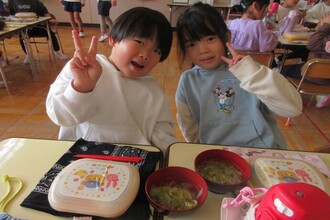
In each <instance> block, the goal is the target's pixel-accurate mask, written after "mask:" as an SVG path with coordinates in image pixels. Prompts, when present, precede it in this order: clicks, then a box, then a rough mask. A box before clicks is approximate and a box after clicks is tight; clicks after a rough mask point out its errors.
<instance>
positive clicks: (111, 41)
mask: <svg viewBox="0 0 330 220" xmlns="http://www.w3.org/2000/svg"><path fill="white" fill-rule="evenodd" d="M115 43H116V41H115V40H114V39H113V38H112V37H111V36H110V37H109V45H110V46H111V47H113V46H115Z"/></svg>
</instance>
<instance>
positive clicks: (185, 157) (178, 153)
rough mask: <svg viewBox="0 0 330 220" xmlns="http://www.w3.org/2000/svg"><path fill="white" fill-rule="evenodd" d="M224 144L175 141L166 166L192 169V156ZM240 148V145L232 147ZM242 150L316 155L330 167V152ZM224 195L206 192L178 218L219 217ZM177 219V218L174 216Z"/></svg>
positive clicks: (197, 219) (219, 147) (228, 195)
mask: <svg viewBox="0 0 330 220" xmlns="http://www.w3.org/2000/svg"><path fill="white" fill-rule="evenodd" d="M223 148H226V146H219V145H202V144H188V143H176V144H173V145H171V146H170V148H169V151H168V155H167V156H166V163H167V166H182V167H186V168H189V169H192V170H194V158H195V157H196V156H197V155H198V154H199V153H200V152H202V151H205V150H209V149H223ZM233 148H238V149H239V148H241V147H233ZM241 149H242V150H246V149H251V150H254V151H259V152H272V153H274V154H280V153H284V152H285V153H287V154H293V155H294V154H305V155H317V156H319V157H320V158H321V159H322V160H323V161H324V163H325V164H326V165H327V166H328V167H330V154H326V153H313V152H300V151H286V150H271V149H257V148H243V147H242V148H241ZM224 197H232V194H231V193H227V194H215V193H212V192H210V191H209V192H208V196H207V199H206V201H205V203H204V204H203V206H201V207H200V209H198V211H197V212H195V213H193V214H192V215H187V216H182V218H180V220H183V219H184V220H185V219H187V220H188V219H189V220H194V219H196V220H199V219H220V207H221V202H222V199H223V198H224ZM163 219H166V220H169V219H174V218H172V217H169V216H164V217H163ZM176 219H177V218H176Z"/></svg>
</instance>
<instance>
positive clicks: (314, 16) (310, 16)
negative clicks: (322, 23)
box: [305, 0, 330, 23]
mask: <svg viewBox="0 0 330 220" xmlns="http://www.w3.org/2000/svg"><path fill="white" fill-rule="evenodd" d="M326 12H330V0H323V1H320V2H319V3H317V4H315V5H314V6H313V7H312V8H311V9H309V10H307V11H306V16H305V21H307V22H314V23H318V22H319V20H320V19H321V17H322V16H323V15H324V14H325V13H326Z"/></svg>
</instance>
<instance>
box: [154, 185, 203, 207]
mask: <svg viewBox="0 0 330 220" xmlns="http://www.w3.org/2000/svg"><path fill="white" fill-rule="evenodd" d="M197 194H198V193H197V191H196V189H195V188H194V187H193V186H192V185H190V184H187V183H183V182H177V181H168V182H163V183H161V184H160V185H159V186H152V187H151V189H150V195H151V197H152V198H153V199H154V200H155V201H156V202H157V203H159V204H160V205H161V206H163V207H164V208H167V209H170V210H177V211H182V210H187V209H192V208H194V207H195V206H196V205H197V196H198V195H197Z"/></svg>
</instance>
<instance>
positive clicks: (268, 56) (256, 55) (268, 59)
mask: <svg viewBox="0 0 330 220" xmlns="http://www.w3.org/2000/svg"><path fill="white" fill-rule="evenodd" d="M238 53H239V54H242V55H249V56H251V57H252V59H253V60H254V61H256V62H258V63H260V64H262V65H264V66H267V67H270V66H271V65H272V62H273V60H274V53H273V52H272V51H269V52H259V51H255V50H239V51H238Z"/></svg>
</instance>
